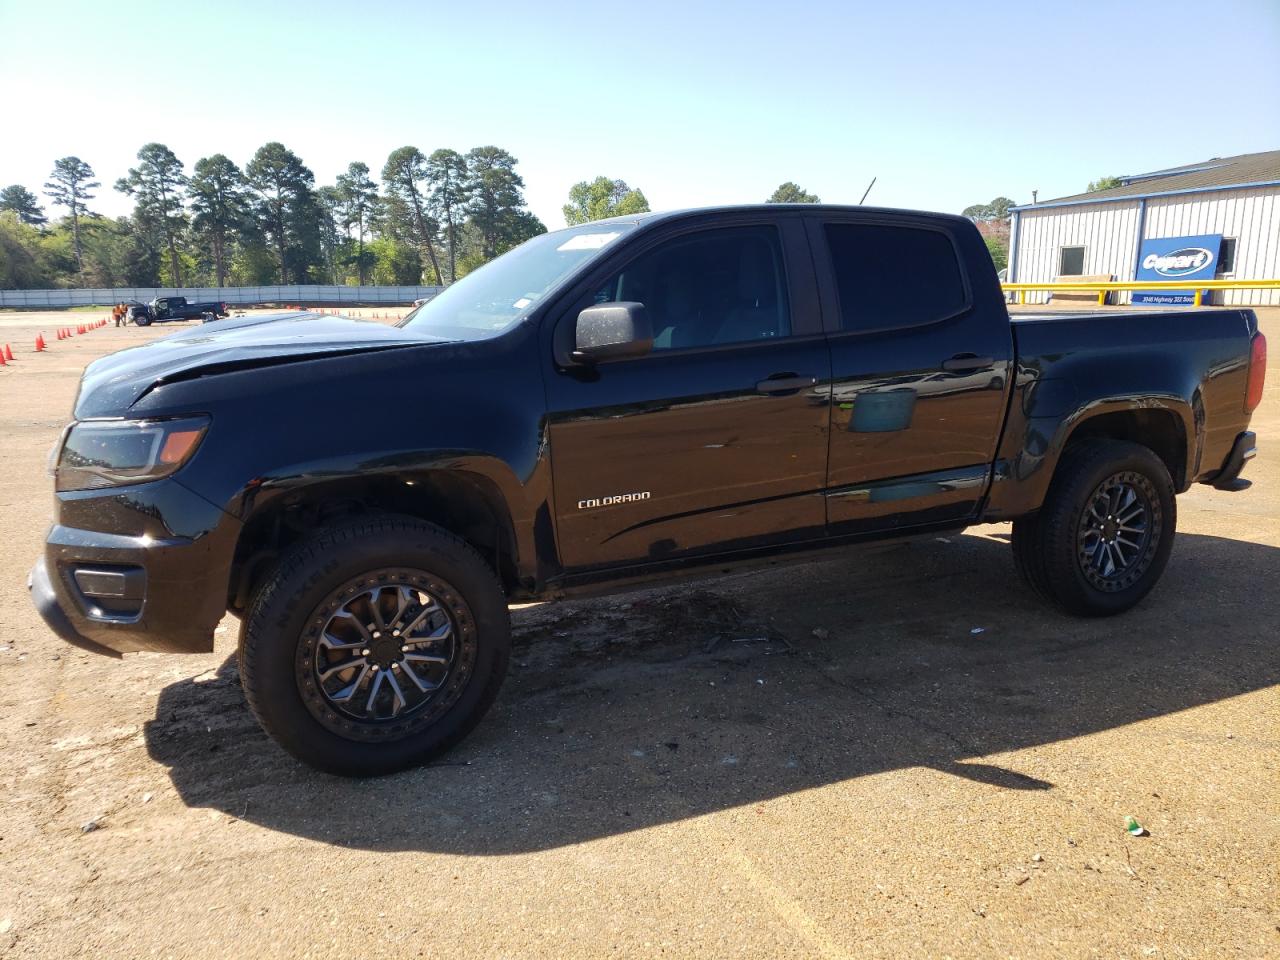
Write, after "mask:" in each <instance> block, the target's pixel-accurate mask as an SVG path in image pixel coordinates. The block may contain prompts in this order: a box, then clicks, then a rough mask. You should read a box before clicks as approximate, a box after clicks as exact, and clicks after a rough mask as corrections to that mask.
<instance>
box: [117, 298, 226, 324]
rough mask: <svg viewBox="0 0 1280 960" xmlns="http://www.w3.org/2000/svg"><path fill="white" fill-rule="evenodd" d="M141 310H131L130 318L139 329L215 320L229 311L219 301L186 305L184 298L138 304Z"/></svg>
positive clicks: (157, 299) (155, 300) (158, 299)
mask: <svg viewBox="0 0 1280 960" xmlns="http://www.w3.org/2000/svg"><path fill="white" fill-rule="evenodd" d="M138 306H142V307H143V309H141V310H137V309H135V310H131V311H130V314H129V315H130V317H131V319H132V320H133V322H134V323H136V324H137V325H138V326H140V327H146V326H150V325H151V324H153V323H163V322H164V321H166V320H199V319H201V318H205V319H209V320H215V319H217V318H218V317H228V316H230V315H231V310H230V309H229V308H228V307H227V305H226V304H225V303H223V302H221V301H217V300H211V301H209V302H208V303H188V302H187V298H186V297H157V298H156V299H154V300H152V301H151V302H150V303H148V304H140V305H138Z"/></svg>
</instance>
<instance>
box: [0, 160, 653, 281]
mask: <svg viewBox="0 0 1280 960" xmlns="http://www.w3.org/2000/svg"><path fill="white" fill-rule="evenodd" d="M137 161H138V162H137V166H135V167H131V168H130V169H129V172H128V174H127V175H126V176H124V177H121V178H120V179H119V180H117V181H116V183H115V184H114V189H115V190H118V191H120V192H121V193H124V194H127V195H128V196H129V197H130V198H132V200H133V204H134V206H133V212H132V213H131V214H129V215H128V216H122V217H116V218H109V217H104V216H101V215H99V214H97V213H95V212H94V211H93V204H94V200H95V199H96V198H97V197H98V195H99V193H98V192H99V191H100V190H101V189H102V184H101V183H100V182H99V181H98V180H97V179H96V176H97V175H96V174H95V173H94V170H93V167H92V166H90V164H88V163H87V162H85V161H84V160H82V159H80V158H79V157H62V158H61V159H59V160H57V161H56V162H55V163H54V165H53V169H52V171H51V173H50V175H49V180H48V181H47V182H46V183H45V184H44V187H43V193H44V196H45V197H47V198H48V201H49V203H50V204H51V205H52V206H53V207H54V208H56V209H59V210H61V211H63V212H64V215H63V216H61V217H59V218H58V219H57V220H56V221H54V222H51V221H50V218H49V216H47V215H46V212H45V210H44V208H43V206H42V205H41V202H40V198H39V197H38V196H37V195H36V194H35V193H33V192H32V191H31V190H28V189H27V188H26V187H24V186H21V185H17V184H15V185H11V186H8V187H5V188H4V189H3V190H2V191H0V288H9V289H14V288H19V289H21V288H36V287H63V286H82V287H83V286H87V287H114V286H129V287H155V286H175V287H176V286H257V285H263V284H273V283H282V284H291V283H300V284H301V283H324V284H357V283H358V284H366V283H374V284H395V285H398V284H406V285H409V284H418V283H427V284H445V283H449V282H452V281H453V280H455V279H457V278H458V277H460V276H463V275H464V274H465V273H467V272H468V271H470V270H473V269H475V268H476V267H477V266H479V265H480V264H482V263H484V262H486V261H488V260H491V259H493V258H494V257H496V256H498V255H499V254H501V253H503V252H505V251H506V250H508V249H510V248H511V247H514V246H516V245H517V244H519V243H522V242H524V241H525V240H527V239H528V238H530V237H532V236H535V235H537V234H540V233H545V232H546V227H545V226H544V225H543V223H542V222H541V221H540V220H539V219H538V218H537V217H536V216H534V215H533V214H532V213H531V212H529V210H528V209H527V208H526V204H525V199H524V180H523V179H522V178H521V177H520V174H518V173H517V172H516V163H517V161H516V158H515V157H513V156H512V155H511V154H510V153H509V152H508V151H506V150H503V149H502V148H501V147H496V146H483V147H476V148H474V149H472V150H469V151H467V152H466V153H459V152H458V151H456V150H450V149H447V148H442V149H439V150H435V151H433V152H432V153H430V154H426V153H424V152H423V151H422V150H420V149H418V148H417V147H414V146H405V147H400V148H398V149H396V150H393V151H392V152H391V154H390V155H389V156H388V157H387V159H386V162H385V163H384V164H383V167H382V170H381V173H380V175H379V178H378V180H375V179H374V177H373V175H372V172H371V170H370V168H369V166H368V165H367V164H365V163H362V162H359V161H355V162H353V163H351V164H349V165H348V167H347V170H346V172H345V173H342V174H340V175H339V176H338V177H337V178H336V179H335V182H334V183H332V184H326V185H317V184H316V178H315V174H314V173H313V172H312V171H311V169H310V168H309V167H307V165H306V164H305V163H303V161H302V159H301V158H300V157H299V156H298V155H297V154H295V153H294V152H293V151H292V150H290V149H289V148H288V147H286V146H285V145H284V144H282V143H278V142H272V143H268V144H264V145H263V146H262V147H261V148H259V149H258V151H257V152H256V153H255V154H254V155H253V157H252V158H250V160H249V162H248V163H246V164H245V165H244V166H243V167H240V166H238V165H237V164H236V163H235V162H234V161H233V160H231V159H230V158H229V157H227V156H226V155H225V154H221V153H215V154H213V155H212V156H209V157H203V158H201V159H200V160H198V161H196V163H195V166H194V167H193V168H192V169H191V172H190V173H189V174H188V172H187V168H186V166H185V164H183V162H182V161H181V160H180V159H179V158H178V157H177V156H176V155H175V154H174V152H173V151H172V150H171V149H169V147H167V146H165V145H164V144H162V143H148V144H146V145H145V146H143V147H142V149H141V150H139V151H138V154H137ZM646 208H647V207H646Z"/></svg>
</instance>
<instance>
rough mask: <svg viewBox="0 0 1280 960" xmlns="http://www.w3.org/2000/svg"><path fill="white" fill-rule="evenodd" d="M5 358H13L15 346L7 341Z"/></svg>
mask: <svg viewBox="0 0 1280 960" xmlns="http://www.w3.org/2000/svg"><path fill="white" fill-rule="evenodd" d="M4 358H5V359H6V360H12V359H13V347H11V346H9V345H8V344H7V343H6V344H5V345H4Z"/></svg>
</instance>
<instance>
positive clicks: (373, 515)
mask: <svg viewBox="0 0 1280 960" xmlns="http://www.w3.org/2000/svg"><path fill="white" fill-rule="evenodd" d="M1265 365H1266V342H1265V340H1264V339H1263V337H1262V335H1261V334H1260V333H1259V332H1258V325H1257V321H1256V319H1255V317H1254V315H1253V313H1252V311H1249V310H1239V309H1214V310H1206V309H1200V310H1194V311H1192V310H1187V311H1183V312H1179V311H1158V312H1152V313H1137V312H1134V313H1071V314H1065V315H1053V314H1047V313H1046V314H1038V315H1032V316H1028V315H1020V316H1018V317H1017V318H1016V319H1014V320H1012V321H1011V319H1010V316H1009V314H1008V313H1007V311H1006V309H1005V304H1004V299H1003V297H1002V295H1001V292H1000V287H999V285H998V283H997V281H996V275H995V270H994V269H993V268H992V264H991V259H990V257H989V256H988V254H987V250H986V247H985V246H984V244H983V241H982V238H981V237H980V236H979V235H978V232H977V230H976V229H975V228H974V227H973V225H972V224H971V223H969V222H968V221H967V220H965V219H962V218H960V217H951V216H940V215H929V214H923V213H912V212H905V211H893V210H876V209H870V208H863V207H855V208H844V207H823V206H809V205H804V206H783V205H776V206H764V207H743V208H727V209H716V210H695V211H687V212H681V213H669V214H644V215H641V216H637V217H631V218H622V219H615V220H609V221H601V222H597V223H590V224H586V225H584V226H578V227H573V228H570V229H568V230H561V231H559V232H556V233H549V234H545V235H543V236H540V237H537V238H535V239H533V240H530V241H529V242H527V243H525V244H524V245H523V246H520V247H518V248H516V249H515V250H513V251H511V252H510V253H508V254H506V255H505V256H503V257H501V258H500V259H498V260H496V261H495V262H494V263H492V264H490V265H488V266H486V267H484V269H482V270H478V271H476V272H474V273H472V274H470V275H468V276H467V277H465V278H464V279H462V280H460V281H458V282H457V283H455V284H454V285H452V286H450V287H448V288H447V289H445V290H444V292H442V293H441V294H440V295H439V296H437V297H435V298H434V299H432V300H431V301H430V302H429V303H427V304H425V305H424V306H422V307H421V308H420V309H419V310H417V311H416V312H415V313H414V314H413V316H412V319H411V320H408V321H406V322H405V323H404V324H403V325H402V326H400V327H399V328H392V327H386V326H381V325H378V324H373V323H363V322H357V321H351V320H343V319H335V318H332V317H321V316H315V315H311V314H305V313H298V314H293V315H281V316H273V317H268V318H262V317H253V318H238V319H235V320H231V321H228V322H227V323H226V324H222V325H220V326H219V327H218V328H217V330H216V331H210V330H208V329H200V330H190V331H184V332H182V333H179V334H177V335H176V336H172V337H168V338H166V339H163V340H158V341H155V342H153V343H150V344H148V345H145V346H142V347H138V348H135V349H131V350H127V351H124V352H122V353H119V354H116V355H114V356H109V357H105V358H103V359H101V360H98V361H96V362H95V363H93V364H91V365H90V366H89V367H88V369H87V370H86V372H85V375H84V379H83V383H82V385H81V388H80V392H79V396H78V399H77V401H76V405H75V410H74V416H75V420H74V422H73V423H72V424H71V426H70V427H69V428H68V430H67V432H66V434H65V435H64V439H63V441H62V443H61V446H60V449H59V450H58V451H57V457H56V472H55V476H56V480H55V485H56V516H55V521H54V525H53V526H52V528H51V529H50V531H49V534H48V539H47V545H46V549H45V551H44V553H43V555H42V556H41V557H40V559H39V560H38V562H37V564H36V567H35V569H34V570H33V571H32V590H33V595H34V600H35V604H36V606H37V608H38V609H39V611H40V613H41V614H42V615H43V616H44V618H45V619H46V620H47V621H48V623H49V624H50V625H51V626H52V627H53V629H54V630H55V631H57V632H58V633H59V634H60V635H61V636H62V637H64V638H65V639H66V640H67V641H69V642H70V643H73V644H76V645H77V646H80V647H83V648H85V649H89V650H96V651H99V652H104V653H117V654H118V653H120V652H127V651H134V650H160V651H208V650H210V649H212V645H213V630H214V627H215V625H216V624H217V623H218V621H219V619H220V618H221V617H222V616H223V615H224V613H225V612H226V611H227V610H231V611H233V612H234V613H235V614H237V615H238V616H239V617H240V618H241V619H242V627H241V636H240V671H241V678H242V682H243V687H244V690H245V694H246V696H247V699H248V702H249V705H250V707H251V708H252V709H253V711H254V712H255V714H256V715H257V717H258V719H259V720H260V721H261V723H262V725H263V727H264V728H265V729H266V730H267V731H268V732H269V733H270V734H271V735H272V736H273V737H275V738H276V739H277V740H278V741H279V742H280V743H281V744H282V745H283V746H284V747H285V748H286V749H288V750H289V751H290V752H292V753H293V754H294V755H296V756H298V757H300V758H301V759H303V760H304V761H306V762H307V763H310V764H312V765H314V766H316V767H319V768H322V769H325V770H330V771H334V772H337V773H342V774H352V775H366V774H376V773H383V772H387V771H391V770H396V769H400V768H403V767H406V766H409V765H413V764H418V763H421V762H423V761H425V760H428V759H430V758H431V757H434V756H436V755H438V754H439V753H441V752H442V751H444V750H446V749H448V748H449V747H450V746H451V745H452V744H454V743H456V742H457V741H458V740H459V739H460V738H461V737H463V736H464V735H465V734H466V733H467V732H468V731H469V730H470V729H471V728H472V727H473V726H474V725H475V724H476V723H477V722H478V720H479V719H480V717H481V716H482V715H483V714H484V712H485V710H486V709H487V708H488V706H489V705H490V703H491V702H492V701H493V699H494V697H495V696H496V695H497V692H498V687H499V685H500V683H501V681H502V678H503V674H504V672H505V670H506V666H507V658H508V654H509V647H510V637H509V625H508V615H507V605H508V603H509V602H511V601H527V600H536V599H549V598H556V597H561V596H565V595H569V594H575V593H584V592H591V591H595V592H602V591H609V590H618V589H622V588H624V587H626V586H629V585H634V584H637V583H644V582H648V581H651V580H653V579H655V578H659V577H668V576H690V575H701V576H707V575H708V574H710V573H712V572H718V571H721V570H723V569H725V568H726V567H732V566H735V565H747V564H754V563H764V562H768V563H777V562H778V561H780V560H783V559H800V558H804V557H811V556H813V555H814V554H815V553H819V552H821V551H825V550H830V549H833V548H843V547H848V546H852V545H856V544H860V543H865V542H869V541H876V540H884V539H886V538H894V537H906V536H915V535H922V534H927V535H930V536H935V535H938V534H943V533H948V532H954V531H958V530H960V529H962V528H964V527H966V526H968V525H970V524H975V523H981V522H987V521H1001V520H1010V521H1012V522H1013V538H1012V539H1013V556H1014V559H1015V561H1016V567H1017V569H1018V571H1019V572H1020V573H1021V575H1022V578H1023V579H1024V580H1025V581H1026V583H1027V584H1029V585H1030V587H1031V588H1032V589H1033V590H1034V591H1035V592H1036V593H1038V594H1040V595H1041V596H1042V597H1044V598H1045V599H1046V600H1047V601H1049V602H1052V603H1054V604H1056V605H1058V606H1059V607H1061V608H1063V609H1065V610H1067V611H1069V612H1071V613H1074V614H1079V615H1084V616H1094V615H1105V614H1114V613H1119V612H1120V611H1123V610H1126V609H1128V608H1130V607H1132V606H1133V605H1134V604H1135V603H1137V602H1138V601H1139V600H1141V599H1142V597H1144V596H1145V595H1146V594H1147V593H1148V591H1150V590H1151V589H1152V587H1153V586H1154V585H1155V583H1156V581H1157V580H1158V579H1159V577H1160V575H1161V572H1162V571H1163V569H1164V567H1165V564H1166V562H1167V561H1168V559H1169V554H1170V550H1171V549H1172V547H1173V538H1174V528H1175V525H1176V509H1177V508H1176V502H1175V494H1178V493H1180V492H1182V491H1185V490H1187V489H1188V488H1189V487H1190V486H1191V485H1192V484H1193V483H1203V484H1210V485H1212V486H1214V487H1216V488H1218V489H1220V490H1227V491H1234V490H1241V489H1243V488H1244V487H1246V486H1247V485H1248V483H1247V481H1245V480H1243V479H1241V477H1240V472H1241V469H1242V468H1243V466H1244V465H1245V463H1246V462H1247V461H1248V459H1249V458H1250V457H1252V456H1253V454H1254V435H1253V433H1251V432H1249V430H1248V427H1249V420H1250V414H1251V413H1252V411H1253V409H1254V408H1255V407H1256V406H1257V404H1258V402H1259V400H1260V398H1261V396H1262V383H1263V374H1264V370H1265ZM956 602H957V603H958V604H959V603H962V602H963V598H959V597H958V598H956Z"/></svg>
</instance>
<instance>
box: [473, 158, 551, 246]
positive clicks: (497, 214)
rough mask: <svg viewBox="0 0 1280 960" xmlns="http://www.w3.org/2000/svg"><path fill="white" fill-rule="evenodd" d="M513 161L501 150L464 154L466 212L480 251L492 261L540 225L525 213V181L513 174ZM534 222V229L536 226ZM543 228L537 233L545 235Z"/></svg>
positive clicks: (514, 159) (514, 163)
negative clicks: (473, 227) (466, 174)
mask: <svg viewBox="0 0 1280 960" xmlns="http://www.w3.org/2000/svg"><path fill="white" fill-rule="evenodd" d="M515 167H516V158H515V157H513V156H512V155H511V154H510V153H508V152H507V151H506V150H503V149H502V148H501V147H493V146H489V147H476V148H474V149H473V150H471V151H470V152H469V153H468V154H467V170H468V173H469V176H468V179H467V193H468V199H467V213H468V214H469V215H470V220H471V222H472V223H473V224H474V225H475V227H476V229H477V230H478V231H479V235H480V250H481V253H482V255H483V256H484V258H485V259H486V260H492V259H493V258H494V257H496V256H498V254H500V253H501V252H502V251H503V250H509V249H510V248H511V247H513V246H515V245H516V243H517V242H523V240H517V239H516V238H517V237H522V238H524V239H528V237H529V236H530V235H531V234H529V231H530V230H534V229H536V227H541V226H542V224H541V223H540V222H538V221H537V218H536V217H534V218H533V220H532V221H530V219H529V216H528V215H525V211H524V205H525V203H524V180H523V179H521V177H520V174H518V173H516V170H515ZM535 223H536V227H535ZM545 231H546V227H542V230H540V231H537V232H545Z"/></svg>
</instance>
